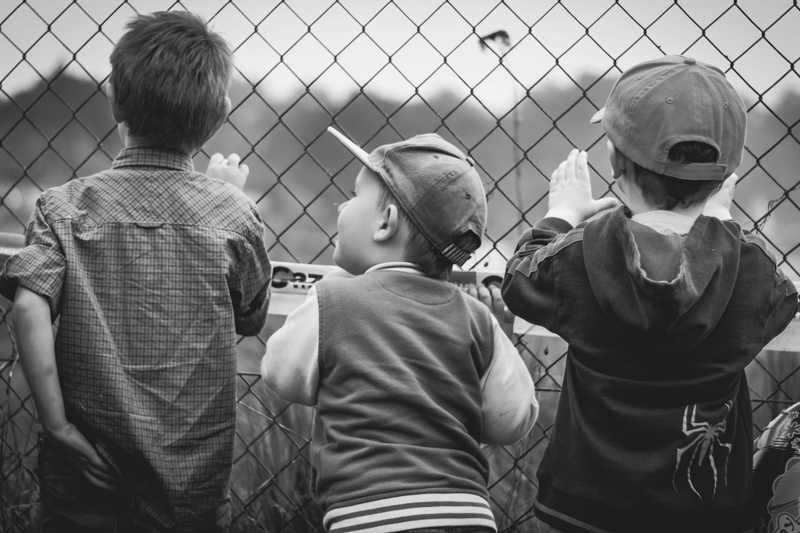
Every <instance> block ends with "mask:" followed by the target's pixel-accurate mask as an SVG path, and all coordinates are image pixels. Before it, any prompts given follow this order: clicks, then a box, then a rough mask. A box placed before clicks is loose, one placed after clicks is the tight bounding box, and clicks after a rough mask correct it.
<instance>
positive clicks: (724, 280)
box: [583, 207, 741, 349]
mask: <svg viewBox="0 0 800 533" xmlns="http://www.w3.org/2000/svg"><path fill="white" fill-rule="evenodd" d="M734 230H738V226H737V225H736V224H734V223H727V224H726V223H724V222H721V221H719V220H717V219H716V218H709V217H704V216H700V217H698V218H697V220H695V222H694V224H693V225H692V226H691V229H690V230H689V232H688V233H687V234H685V235H678V234H671V233H668V234H664V233H661V232H659V231H656V230H654V229H652V228H650V227H649V226H646V225H644V224H640V223H638V222H636V221H634V220H631V219H630V218H629V216H628V211H627V210H626V209H625V208H624V207H620V208H618V209H615V210H613V211H611V212H610V213H608V214H607V215H606V216H603V217H600V218H598V219H595V220H592V221H590V222H589V223H588V224H587V225H586V227H585V229H584V239H583V248H584V262H585V265H586V272H587V274H588V277H589V283H590V285H591V288H592V292H593V293H594V296H595V298H596V299H597V301H598V302H599V303H600V306H601V308H602V309H603V310H604V312H606V313H609V314H610V315H613V316H615V317H616V318H617V319H618V320H619V321H620V322H621V324H622V326H623V327H624V328H625V329H628V330H629V331H628V332H626V333H630V334H646V335H647V336H648V338H650V339H652V340H657V341H658V342H659V343H660V344H661V346H663V347H665V348H673V349H674V348H678V349H687V348H691V347H693V346H696V345H697V344H698V343H700V342H701V341H702V340H703V339H704V338H705V337H706V336H707V335H708V333H709V332H710V331H712V330H713V329H714V327H715V326H716V325H717V323H718V322H719V320H720V317H721V316H722V314H723V313H724V312H725V309H726V307H727V304H728V301H729V300H730V297H731V294H732V292H733V289H734V285H735V283H736V279H737V276H738V268H739V256H740V247H741V240H740V238H739V235H738V231H734ZM630 330H632V331H630Z"/></svg>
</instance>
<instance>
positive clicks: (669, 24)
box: [0, 0, 800, 112]
mask: <svg viewBox="0 0 800 533" xmlns="http://www.w3.org/2000/svg"><path fill="white" fill-rule="evenodd" d="M731 4H732V3H731V2H730V1H722V0H689V1H682V2H680V3H679V4H677V5H676V4H674V3H673V2H671V1H668V0H647V1H644V0H628V1H620V2H619V3H617V4H615V3H614V2H611V1H608V0H563V1H561V2H554V1H539V0H509V1H506V2H494V1H487V0H452V1H450V2H445V3H442V2H435V1H431V0H398V1H396V2H388V3H387V2H384V1H377V0H341V1H340V2H331V1H328V0H288V1H286V2H283V3H281V2H278V1H275V0H240V1H239V0H237V2H236V3H235V5H232V4H228V3H227V2H224V1H216V0H195V1H189V0H185V1H183V2H181V3H180V4H177V3H175V2H168V1H157V0H147V1H135V0H134V1H131V2H128V3H124V2H119V1H116V0H114V1H111V0H80V1H78V2H70V1H68V0H29V1H28V2H27V5H18V3H17V2H16V1H14V0H4V1H3V2H0V21H2V22H1V23H0V33H2V35H0V76H2V89H3V91H4V92H5V93H7V94H13V93H14V92H16V91H19V90H21V89H23V88H24V87H26V86H28V85H30V84H31V83H32V82H33V81H34V80H36V79H37V74H36V71H38V72H40V73H43V74H46V73H49V72H52V71H53V69H55V68H56V67H57V66H59V65H63V64H65V63H68V62H70V61H72V60H73V56H74V59H75V60H77V61H78V62H80V64H81V65H77V64H71V65H70V66H69V69H68V70H69V72H70V73H74V74H76V75H84V76H85V75H87V74H88V75H91V76H92V77H94V78H95V79H97V80H102V79H103V78H104V77H105V76H106V75H107V73H108V69H109V65H108V55H109V52H110V51H111V47H112V42H113V40H115V39H116V38H117V37H118V36H119V35H120V34H121V32H122V31H123V29H124V24H125V22H126V21H127V20H128V19H129V18H130V16H131V15H132V14H133V13H134V9H135V10H138V11H139V12H148V11H153V10H158V9H166V8H170V7H173V8H174V7H178V8H180V7H185V8H186V9H189V10H192V11H195V12H197V13H199V14H201V15H202V16H204V17H206V18H210V19H211V21H212V22H211V23H212V26H213V27H214V28H215V29H216V30H217V31H219V32H220V33H221V34H223V35H224V36H225V37H226V38H227V39H228V40H229V42H230V43H231V45H232V47H233V48H234V49H235V51H236V65H237V67H238V68H239V69H240V71H241V76H243V77H244V78H245V79H246V80H247V81H248V82H249V83H252V84H259V90H260V91H263V92H264V93H265V94H269V95H270V96H271V97H272V98H280V97H281V96H288V95H291V94H292V93H293V92H294V90H295V89H298V88H301V87H302V84H310V85H311V88H312V91H314V92H318V93H319V94H323V93H324V94H326V95H327V96H328V98H333V99H336V97H337V95H340V96H341V97H342V98H344V97H345V96H346V95H347V94H348V93H349V92H350V91H352V90H354V89H358V87H359V86H366V90H367V91H370V92H373V93H375V94H382V95H385V96H392V97H396V98H408V97H409V95H411V94H413V92H414V87H415V86H419V87H420V92H422V93H423V94H433V93H435V92H437V91H439V90H442V89H449V90H452V91H454V92H456V93H458V94H462V93H464V91H468V90H469V89H468V87H469V86H472V87H475V89H474V90H475V95H476V97H477V98H479V99H480V100H482V101H484V102H485V103H487V104H488V105H489V106H490V108H492V110H493V111H497V112H502V111H503V109H504V108H507V107H508V105H509V103H510V102H511V101H512V99H519V96H520V95H521V94H524V92H525V91H526V90H527V89H528V88H529V87H534V90H535V88H536V87H537V86H540V85H539V84H543V85H547V84H562V85H563V84H568V83H571V82H570V79H569V77H573V78H576V79H577V77H578V76H580V75H581V74H584V73H587V72H589V73H595V74H596V75H597V74H600V73H603V72H605V71H607V70H608V69H609V68H612V72H611V74H610V76H612V77H616V76H617V74H618V70H617V69H616V68H614V60H613V58H618V60H617V67H619V68H622V69H624V68H626V67H628V66H630V65H632V64H633V63H636V62H639V61H641V60H644V59H648V58H651V57H654V56H657V55H659V54H661V53H668V54H673V53H685V54H688V55H693V56H695V57H697V58H698V59H701V60H705V61H708V62H710V63H713V64H715V65H718V66H720V67H721V68H723V69H724V70H726V71H728V70H729V69H730V68H731V61H733V66H734V69H735V72H729V78H730V79H731V81H732V82H733V83H734V85H735V86H736V87H737V89H739V91H740V92H741V94H742V96H743V98H744V99H745V101H746V102H747V103H748V104H752V103H753V102H755V101H756V99H757V93H759V92H765V91H766V95H765V100H766V101H767V103H769V102H770V101H774V100H777V99H778V98H780V97H781V96H782V95H783V93H784V91H786V90H789V89H790V88H791V89H793V90H795V91H799V92H800V77H798V74H797V73H796V72H791V71H790V70H791V62H793V61H796V60H797V59H798V57H799V56H800V46H797V45H796V43H797V35H798V34H800V9H798V7H797V6H793V4H792V2H791V0H768V1H765V0H740V1H739V2H738V6H732V5H731ZM665 10H666V13H664V12H665ZM689 16H691V18H693V19H694V20H695V21H696V22H692V20H691V19H690V18H689ZM48 24H50V28H51V32H50V33H48V32H47V25H48ZM698 25H699V26H698ZM642 26H644V27H646V28H647V33H646V35H645V30H644V29H643V28H642ZM418 27H419V32H418V31H417V28H418ZM473 27H474V31H473ZM531 27H532V30H531ZM585 27H588V34H587V30H586V29H585ZM703 28H705V34H706V37H707V38H705V37H703V36H702V31H703ZM761 29H765V30H766V33H765V36H766V40H765V39H762V35H761ZM497 30H505V31H506V32H508V34H509V37H510V43H509V44H510V47H505V46H503V45H502V44H501V43H499V42H498V43H497V44H496V45H495V49H494V52H492V51H490V50H482V49H481V47H480V46H479V44H478V36H479V35H486V34H490V33H492V32H495V31H497ZM309 31H310V33H309ZM43 35H44V37H42V36H43ZM767 41H769V42H767ZM712 42H713V45H712V44H711V43H712ZM754 43H755V46H752V45H753V44H754ZM751 46H752V48H751ZM23 52H24V53H25V59H26V60H27V62H26V61H22V53H23ZM334 55H335V56H336V61H338V65H335V64H334V65H333V66H332V64H333V63H334ZM499 55H504V56H505V57H504V59H503V64H504V66H505V68H498V62H499V57H498V56H499ZM281 56H282V57H283V61H281ZM390 56H391V64H389V59H390ZM445 56H446V61H447V65H449V67H450V68H448V67H447V66H445V65H444V62H445V59H444V57H445ZM726 56H727V57H726ZM782 56H783V57H782ZM557 58H558V59H557ZM556 61H558V67H557V68H553V67H554V66H555V65H556ZM787 72H788V75H787ZM773 86H774V87H773ZM0 96H2V95H0Z"/></svg>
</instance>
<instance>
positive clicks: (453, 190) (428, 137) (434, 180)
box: [329, 128, 487, 277]
mask: <svg viewBox="0 0 800 533" xmlns="http://www.w3.org/2000/svg"><path fill="white" fill-rule="evenodd" d="M329 130H330V131H331V132H332V133H334V135H336V136H337V137H338V138H339V140H341V141H342V142H343V143H344V144H345V146H346V147H347V148H348V149H349V150H350V151H351V152H352V153H353V154H354V155H356V156H357V157H358V158H359V159H360V160H361V162H362V163H364V165H365V166H366V167H367V168H369V169H370V170H372V171H373V172H375V173H376V174H377V175H378V176H379V177H380V178H381V180H382V181H383V184H384V185H385V186H386V189H387V190H388V193H389V196H391V198H392V199H393V200H395V201H396V202H397V204H398V207H399V208H400V211H401V212H402V214H403V215H404V216H405V218H406V219H408V221H409V222H410V225H411V228H412V232H411V237H410V239H409V243H408V244H409V245H408V247H407V251H408V255H409V257H408V260H409V261H414V262H417V263H420V264H421V266H422V268H423V270H424V271H425V272H426V274H428V275H431V276H436V277H440V276H442V275H443V274H444V273H445V272H446V271H449V270H450V267H452V265H453V264H456V265H459V266H461V265H463V264H464V263H465V262H466V261H467V259H469V257H470V255H471V254H472V253H473V252H474V251H475V250H477V249H478V247H479V246H480V245H481V239H482V238H483V233H484V231H485V230H486V212H487V207H486V192H485V190H484V188H483V183H482V182H481V178H480V176H479V175H478V172H477V170H476V169H475V165H474V163H473V162H472V161H471V160H470V159H469V158H468V157H467V156H466V155H464V153H462V152H461V151H460V150H459V149H458V148H456V147H455V146H453V145H452V144H451V143H449V142H447V141H446V140H444V139H443V138H442V137H440V136H439V135H437V134H435V133H427V134H423V135H415V136H414V137H411V138H409V139H406V140H403V141H399V142H396V143H391V144H384V145H382V146H379V147H378V148H376V149H375V150H373V151H372V152H371V153H370V154H367V153H366V152H364V151H363V150H362V149H360V148H359V147H358V146H356V145H355V144H354V143H353V142H352V141H350V140H349V139H347V138H346V137H344V136H343V135H342V134H341V133H339V132H338V131H336V130H334V129H333V128H329ZM387 198H388V197H387ZM384 200H386V198H385V199H384Z"/></svg>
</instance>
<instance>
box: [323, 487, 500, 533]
mask: <svg viewBox="0 0 800 533" xmlns="http://www.w3.org/2000/svg"><path fill="white" fill-rule="evenodd" d="M322 522H323V524H324V526H325V530H326V531H329V532H330V533H392V532H395V531H405V530H408V529H422V528H431V527H446V526H484V527H488V528H491V529H492V530H493V531H497V526H496V524H495V522H494V516H493V515H492V510H491V509H490V507H489V502H487V501H486V499H485V498H483V497H481V496H477V495H475V494H470V493H463V492H434V493H422V494H407V495H405V496H395V497H393V498H383V499H381V500H373V501H370V502H364V503H359V504H356V505H348V506H347V507H337V508H335V509H331V510H330V511H328V512H327V513H325V517H324V518H323V520H322Z"/></svg>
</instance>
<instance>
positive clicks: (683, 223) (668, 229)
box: [631, 209, 696, 235]
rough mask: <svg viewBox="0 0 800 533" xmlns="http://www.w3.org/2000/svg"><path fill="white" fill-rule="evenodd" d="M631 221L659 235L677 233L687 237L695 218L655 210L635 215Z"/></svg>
mask: <svg viewBox="0 0 800 533" xmlns="http://www.w3.org/2000/svg"><path fill="white" fill-rule="evenodd" d="M631 220H633V221H635V222H638V223H639V224H643V225H645V226H647V227H649V228H651V229H654V230H655V231H657V232H659V233H677V234H678V235H686V234H687V233H689V230H691V229H692V226H693V225H694V221H695V220H696V219H695V218H694V217H690V216H687V215H682V214H680V213H675V212H674V211H665V210H660V209H658V210H655V211H647V212H645V213H639V214H636V215H633V216H632V217H631Z"/></svg>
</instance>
